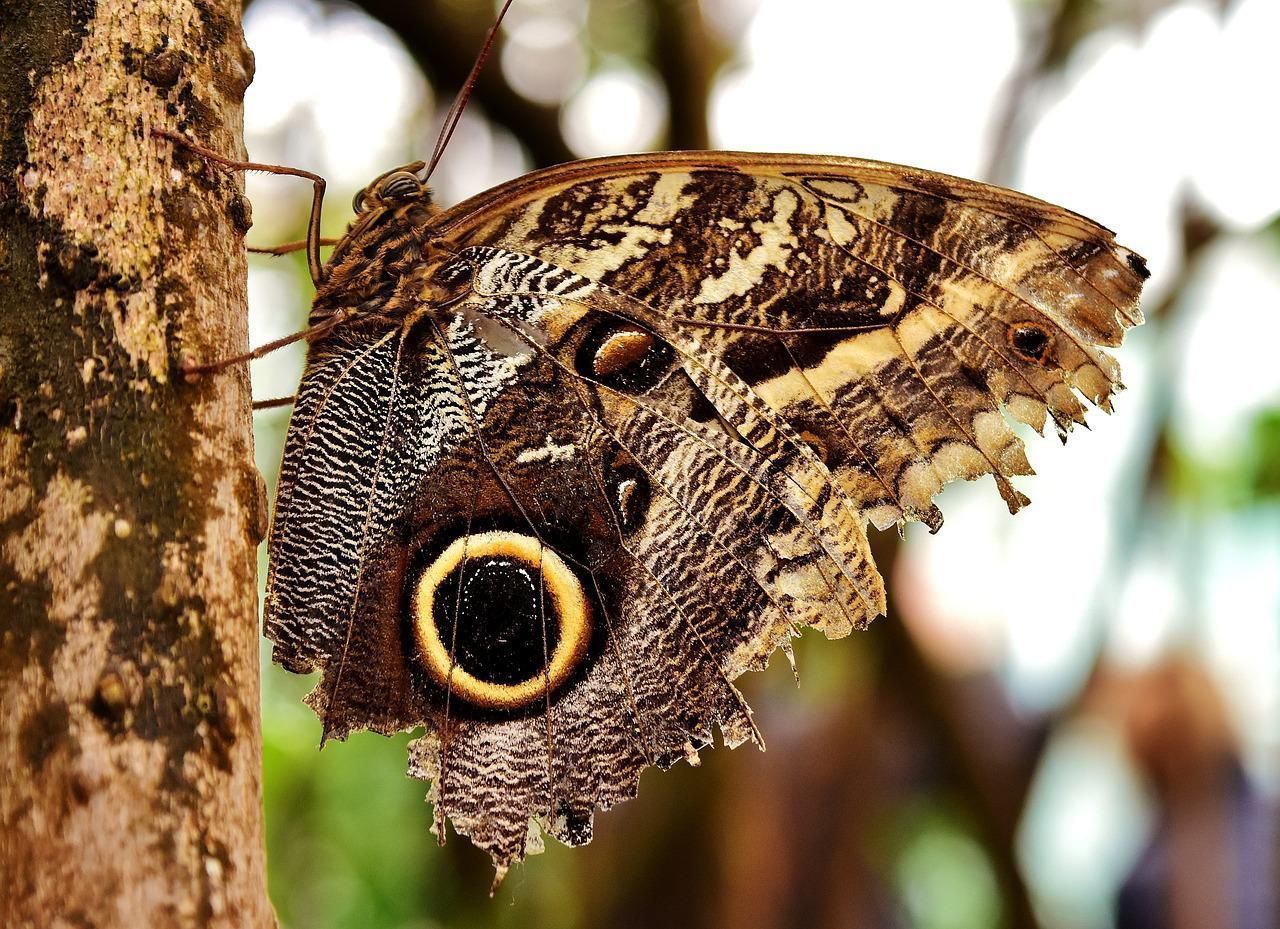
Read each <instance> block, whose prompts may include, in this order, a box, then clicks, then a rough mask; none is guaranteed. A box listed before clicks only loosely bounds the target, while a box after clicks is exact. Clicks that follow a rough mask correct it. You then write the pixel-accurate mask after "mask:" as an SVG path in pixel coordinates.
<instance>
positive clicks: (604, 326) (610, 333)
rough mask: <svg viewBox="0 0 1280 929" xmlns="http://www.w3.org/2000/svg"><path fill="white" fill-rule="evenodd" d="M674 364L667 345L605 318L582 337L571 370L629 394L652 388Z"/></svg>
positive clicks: (619, 320)
mask: <svg viewBox="0 0 1280 929" xmlns="http://www.w3.org/2000/svg"><path fill="white" fill-rule="evenodd" d="M674 361H675V352H674V351H673V350H672V348H671V346H670V345H668V344H667V343H666V342H665V341H663V340H662V339H661V338H659V337H658V336H657V335H655V334H654V333H652V332H650V331H649V330H648V329H646V328H644V327H643V326H640V325H639V324H637V323H633V322H631V321H630V320H627V319H624V318H622V317H618V316H612V315H605V316H603V318H601V319H600V320H599V321H598V322H596V323H595V324H594V325H593V326H592V328H591V329H590V330H589V331H588V332H587V334H586V335H585V336H584V337H583V339H582V341H581V342H580V343H579V345H578V349H577V351H576V352H575V354H574V369H575V370H576V371H577V372H578V373H579V374H580V375H582V376H583V377H585V378H587V379H589V380H592V381H596V382H598V383H600V384H604V385H606V386H608V387H613V388H615V389H618V390H624V391H628V392H630V393H645V392H647V391H649V390H652V389H653V388H654V387H656V386H657V385H658V384H659V383H660V382H661V381H662V379H663V378H664V377H666V375H667V373H668V372H669V371H670V370H671V366H672V364H673V363H674Z"/></svg>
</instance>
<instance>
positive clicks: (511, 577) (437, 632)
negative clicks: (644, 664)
mask: <svg viewBox="0 0 1280 929" xmlns="http://www.w3.org/2000/svg"><path fill="white" fill-rule="evenodd" d="M410 609H411V622H412V627H413V637H414V642H415V644H416V646H417V650H418V655H419V658H420V659H421V661H422V663H423V665H424V666H425V667H426V669H427V671H428V672H429V673H430V674H431V676H432V678H434V679H435V681H436V683H438V684H439V685H440V686H441V687H444V688H446V689H447V690H449V691H451V692H452V693H453V695H454V696H455V697H457V698H459V699H462V700H465V701H467V702H468V703H471V704H474V705H476V706H480V707H484V708H486V709H495V710H515V709H519V708H521V707H524V706H527V705H529V704H532V703H534V702H535V701H538V700H543V699H545V697H546V695H547V693H548V692H554V691H555V690H557V689H558V688H560V687H561V686H563V685H564V683H565V682H566V681H567V680H568V679H569V678H570V677H572V676H573V673H574V671H575V670H577V668H578V666H579V665H580V664H581V663H582V661H583V659H584V658H585V657H586V654H587V648H588V645H589V644H590V641H591V628H592V613H591V607H590V604H589V603H588V602H587V598H586V594H585V593H584V591H583V588H582V582H581V581H580V580H579V579H578V576H577V575H576V574H575V573H574V572H573V570H572V569H571V568H570V567H569V566H568V565H567V564H566V563H565V562H564V559H562V558H561V557H560V556H559V555H558V554H556V552H555V551H554V550H552V549H550V548H548V547H546V546H545V545H543V544H542V543H541V542H539V541H538V540H537V539H535V538H533V537H532V536H528V535H523V534H521V533H517V532H507V531H492V532H481V533H477V534H475V535H470V536H461V537H459V538H457V539H455V540H454V541H453V542H452V543H451V544H450V545H449V546H448V547H447V548H446V549H445V550H444V551H443V552H442V553H441V554H440V555H439V556H438V557H437V558H436V559H435V560H434V561H432V562H431V563H430V564H429V565H427V567H426V569H425V570H423V572H422V573H421V574H420V575H419V576H418V579H417V581H416V583H415V585H414V590H413V592H412V597H411V607H410Z"/></svg>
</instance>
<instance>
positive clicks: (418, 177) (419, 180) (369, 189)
mask: <svg viewBox="0 0 1280 929" xmlns="http://www.w3.org/2000/svg"><path fill="white" fill-rule="evenodd" d="M425 168H426V163H425V162H422V161H415V162H413V163H412V164H407V165H403V166H402V167H399V168H396V169H395V170H392V171H388V172H387V173H386V174H383V175H381V176H379V177H377V178H375V179H374V180H373V181H372V182H371V183H369V184H368V185H366V186H365V187H362V188H361V189H360V190H358V191H356V195H355V197H353V198H352V200H351V209H353V210H355V212H356V214H357V215H361V214H365V213H369V212H371V211H373V210H376V209H378V208H379V207H384V208H385V207H394V206H398V205H399V204H403V203H411V202H419V203H421V202H424V201H425V202H426V203H430V202H431V189H430V188H429V187H427V182H426V180H424V177H423V171H424V169H425Z"/></svg>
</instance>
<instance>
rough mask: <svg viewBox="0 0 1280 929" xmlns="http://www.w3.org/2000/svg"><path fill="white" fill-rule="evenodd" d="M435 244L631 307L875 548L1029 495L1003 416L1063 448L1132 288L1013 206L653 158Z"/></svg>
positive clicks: (563, 177)
mask: <svg viewBox="0 0 1280 929" xmlns="http://www.w3.org/2000/svg"><path fill="white" fill-rule="evenodd" d="M441 229H442V232H443V233H444V234H445V235H446V236H447V237H449V238H450V239H452V240H453V241H456V242H458V243H473V244H486V245H492V246H496V247H500V248H505V249H509V250H512V251H516V252H523V253H527V254H529V255H532V256H535V257H538V258H539V259H541V260H544V261H547V262H549V263H551V264H555V265H558V266H560V267H563V268H565V269H567V270H569V271H572V272H574V273H578V274H581V275H583V276H585V277H587V278H590V279H592V280H595V281H598V282H599V283H601V284H604V285H606V286H608V287H610V288H612V289H614V290H616V291H619V292H622V293H625V294H627V295H630V296H631V297H633V298H635V299H636V300H638V301H640V302H642V303H644V304H646V305H647V306H648V307H649V308H650V309H651V310H652V311H653V313H655V314H656V315H660V316H664V317H666V318H667V319H668V320H670V321H671V322H672V324H673V325H674V326H677V327H679V328H680V329H681V330H682V331H683V332H684V333H685V334H686V335H687V336H688V337H689V338H691V339H694V340H696V341H697V342H698V343H699V344H700V345H701V346H702V348H703V349H704V350H705V351H706V352H707V353H709V354H710V355H713V356H715V357H717V358H719V359H722V360H723V362H724V363H725V364H726V365H727V366H728V367H729V368H730V369H731V370H733V371H734V372H735V373H736V374H737V375H738V376H740V377H741V378H743V379H744V380H745V381H746V382H747V383H748V384H749V385H751V387H752V388H753V389H754V391H755V392H756V394H757V395H759V397H760V398H761V399H762V400H764V402H765V403H766V404H767V405H768V406H769V407H770V408H771V409H773V410H775V411H777V412H778V413H779V414H780V415H781V416H782V417H783V418H784V419H786V420H787V421H788V422H790V423H791V424H792V425H793V426H794V427H795V428H796V429H797V430H798V431H800V432H801V433H803V434H805V435H807V436H811V437H813V438H815V439H817V442H815V446H816V447H818V448H819V450H820V451H821V452H822V454H823V455H824V457H826V458H827V460H828V464H829V465H830V466H831V469H832V470H833V471H834V472H836V473H837V474H838V475H839V476H840V477H841V478H842V479H843V480H844V482H845V484H846V486H847V487H848V488H849V490H850V492H851V493H852V494H853V495H854V496H855V497H856V498H857V499H858V500H859V501H860V505H861V507H862V509H863V511H864V512H865V513H866V514H867V515H868V516H869V518H870V519H871V520H872V521H873V522H874V523H875V524H876V525H879V526H885V525H889V524H891V523H892V522H894V521H897V520H899V519H901V518H904V517H907V518H915V519H921V520H923V521H924V522H926V523H928V524H929V525H930V527H931V528H934V529H936V528H937V527H938V526H939V525H940V524H941V514H940V513H938V511H937V509H936V507H934V505H933V503H932V497H933V496H934V494H936V492H937V491H938V489H939V488H940V486H941V485H942V484H943V483H945V482H946V481H948V480H951V479H953V478H957V477H964V478H973V477H976V476H979V475H981V474H984V473H992V474H994V475H995V476H996V481H997V485H998V487H999V489H1000V491H1001V493H1002V495H1003V496H1004V498H1005V500H1006V502H1007V503H1008V505H1009V508H1010V510H1011V511H1013V510H1016V509H1018V508H1019V507H1020V506H1021V505H1023V503H1025V502H1026V498H1025V497H1024V496H1022V494H1020V493H1019V492H1018V491H1017V490H1016V489H1014V488H1013V486H1012V485H1011V484H1010V483H1009V481H1008V478H1009V477H1011V476H1016V475H1018V474H1026V473H1030V467H1029V465H1028V464H1027V462H1026V460H1025V455H1024V454H1023V451H1022V445H1021V442H1020V441H1019V440H1018V439H1017V438H1016V437H1015V436H1014V435H1013V434H1012V432H1011V431H1010V430H1009V429H1008V427H1007V425H1006V423H1005V421H1004V418H1003V416H1001V415H1000V413H999V410H1000V409H1001V408H1003V409H1005V410H1007V411H1008V412H1009V413H1011V414H1012V415H1013V416H1014V417H1015V418H1017V419H1019V420H1021V421H1023V422H1026V423H1028V424H1030V425H1032V426H1034V427H1035V428H1036V429H1038V430H1042V429H1043V428H1044V426H1045V424H1046V421H1047V419H1049V418H1051V419H1052V421H1053V423H1054V426H1055V428H1056V429H1057V431H1058V432H1059V433H1060V434H1061V435H1065V434H1066V432H1068V431H1069V430H1070V429H1071V427H1072V426H1073V425H1074V424H1076V423H1082V422H1083V421H1084V408H1083V406H1082V405H1081V403H1080V401H1079V399H1078V397H1077V393H1079V394H1081V395H1083V396H1084V397H1085V398H1086V399H1087V400H1089V401H1091V402H1093V403H1095V404H1097V405H1099V406H1102V407H1104V408H1109V399H1110V396H1111V394H1112V393H1113V392H1114V390H1115V389H1117V388H1118V387H1119V386H1120V380H1119V369H1118V367H1117V365H1116V364H1115V362H1114V360H1113V359H1112V358H1111V357H1110V356H1109V355H1108V354H1107V353H1106V352H1105V351H1104V350H1103V347H1106V346H1115V345H1118V344H1119V343H1120V339H1121V337H1122V335H1123V331H1124V330H1125V329H1126V328H1128V327H1129V326H1132V325H1135V324H1136V323H1138V322H1140V321H1141V314H1140V311H1139V309H1138V294H1139V291H1140V290H1141V286H1142V282H1143V281H1144V280H1145V279H1146V277H1147V270H1146V267H1145V265H1144V263H1143V262H1142V259H1141V258H1139V257H1138V256H1137V255H1135V254H1134V253H1133V252H1130V251H1129V250H1128V249H1125V248H1123V247H1121V246H1119V245H1117V244H1116V243H1115V240H1114V237H1113V236H1112V234H1111V232H1110V231H1109V230H1107V229H1105V228H1104V227H1102V226H1099V225H1098V224H1096V223H1094V222H1092V221H1091V220H1088V219H1086V218H1084V217H1082V216H1079V215H1077V214H1075V213H1071V212H1070V211H1067V210H1064V209H1062V208H1060V207H1056V206H1053V205H1051V204H1048V203H1045V202H1043V201H1040V200H1036V199H1034V198H1032V197H1028V196H1025V195H1023V194H1019V193H1016V192H1013V191H1009V190H1004V189H1000V188H995V187H991V186H989V185H985V184H980V183H977V182H974V181H967V180H963V179H960V178H954V177H948V176H945V175H939V174H934V173H931V172H925V171H919V170H915V169H910V168H903V167H899V166H895V165H886V164H882V163H879V162H869V161H862V160H856V159H840V158H826V157H806V156H796V155H755V154H748V153H706V152H692V153H667V154H661V155H654V156H647V157H646V156H629V157H624V158H612V159H600V160H597V161H594V162H583V163H580V164H579V165H576V166H567V167H566V168H563V169H552V170H551V171H547V172H538V173H535V174H533V175H528V176H526V177H525V178H522V179H520V180H517V181H515V182H512V183H511V184H508V185H506V186H504V187H500V188H496V189H495V190H494V191H492V192H490V193H489V194H482V195H480V196H479V197H477V198H474V199H473V200H472V201H468V202H466V203H463V204H461V205H459V206H458V207H456V208H454V209H453V210H451V211H450V214H449V216H448V217H447V218H446V219H445V220H444V221H443V222H442V223H441Z"/></svg>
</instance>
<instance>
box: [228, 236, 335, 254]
mask: <svg viewBox="0 0 1280 929" xmlns="http://www.w3.org/2000/svg"><path fill="white" fill-rule="evenodd" d="M337 244H338V240H337V239H335V238H330V237H329V236H321V237H320V246H321V247H322V248H323V247H324V246H326V245H337ZM306 247H307V240H306V239H298V240H297V241H296V242H285V243H284V244H283V245H272V246H261V245H246V246H245V249H246V250H247V251H250V252H253V254H255V255H276V256H280V255H290V254H292V253H294V252H300V251H302V250H303V249H304V248H306Z"/></svg>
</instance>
